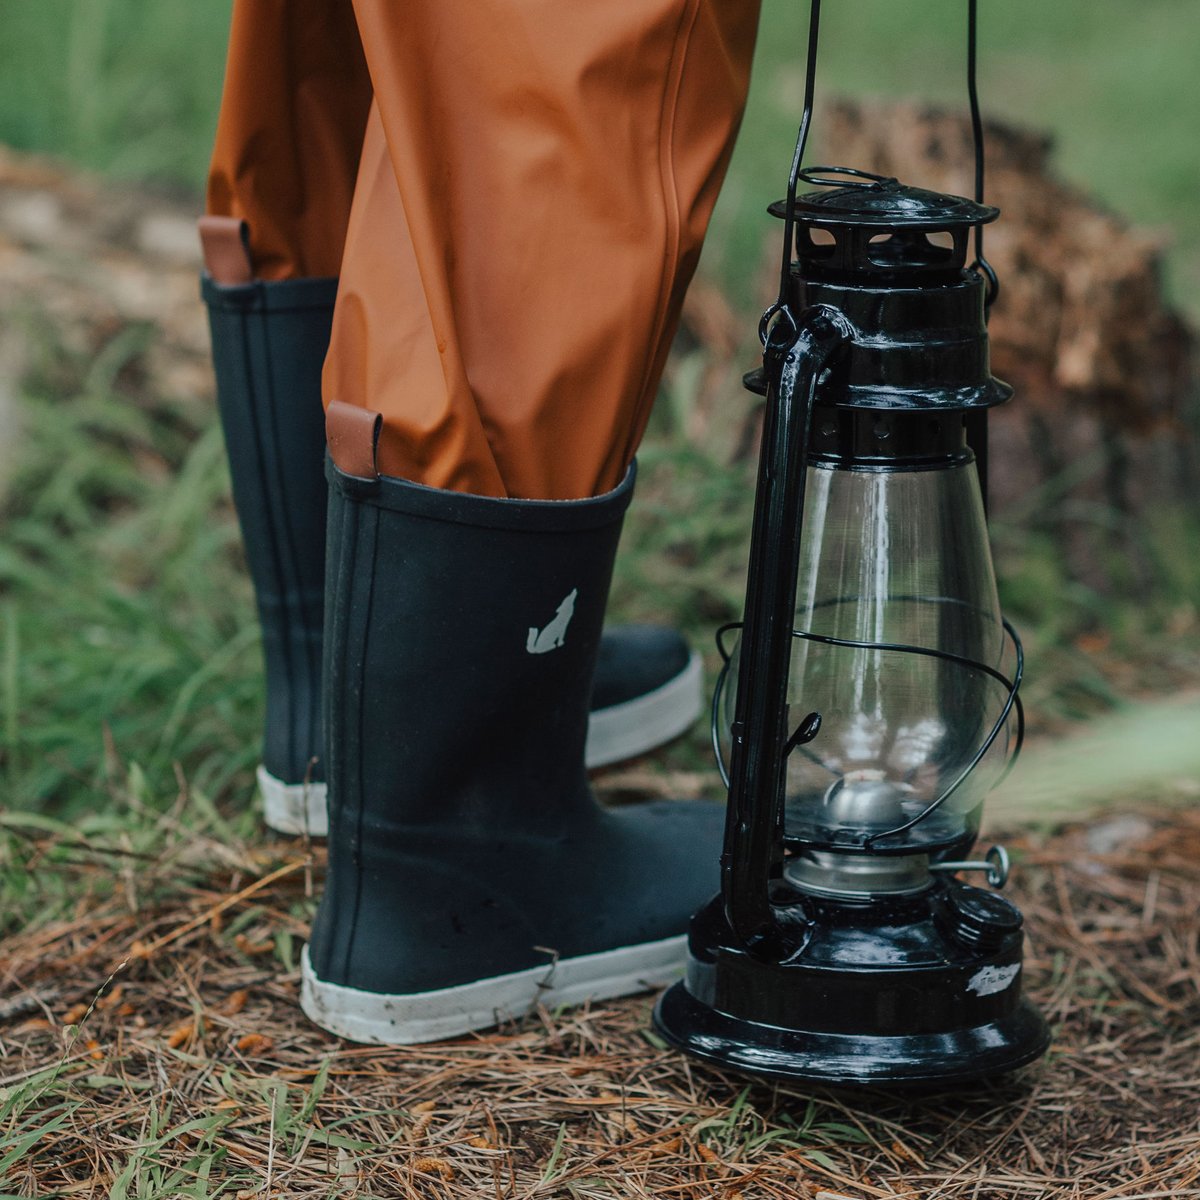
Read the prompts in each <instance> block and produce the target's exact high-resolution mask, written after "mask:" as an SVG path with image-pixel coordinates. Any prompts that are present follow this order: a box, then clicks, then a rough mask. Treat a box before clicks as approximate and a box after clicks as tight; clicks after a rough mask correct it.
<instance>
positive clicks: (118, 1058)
mask: <svg viewBox="0 0 1200 1200" xmlns="http://www.w3.org/2000/svg"><path fill="white" fill-rule="evenodd" d="M1008 844H1009V845H1010V848H1011V849H1012V850H1013V851H1014V854H1015V856H1016V857H1017V860H1018V869H1017V870H1016V872H1015V874H1014V884H1013V892H1014V899H1015V900H1016V901H1017V902H1018V903H1019V904H1020V905H1021V906H1022V908H1023V909H1024V911H1025V913H1026V917H1027V929H1028V932H1029V949H1028V961H1027V981H1028V990H1029V992H1030V993H1031V994H1032V996H1033V998H1034V999H1035V1000H1036V1002H1037V1003H1038V1004H1039V1005H1040V1006H1041V1008H1042V1010H1043V1011H1044V1012H1045V1014H1046V1015H1047V1017H1048V1018H1049V1020H1050V1022H1051V1024H1052V1026H1053V1027H1054V1045H1053V1048H1052V1050H1051V1052H1050V1054H1049V1055H1048V1056H1047V1058H1046V1059H1045V1060H1044V1061H1043V1062H1041V1063H1039V1064H1038V1065H1036V1066H1033V1067H1031V1068H1027V1069H1026V1070H1024V1071H1022V1072H1020V1073H1018V1074H1017V1075H1015V1076H1014V1077H1011V1078H1007V1079H1002V1080H995V1081H992V1082H989V1083H982V1084H979V1085H976V1086H972V1087H967V1088H963V1087H958V1088H955V1089H953V1090H951V1091H945V1092H927V1093H924V1094H921V1095H908V1096H905V1095H902V1094H892V1093H886V1092H872V1093H865V1092H861V1091H860V1092H854V1091H846V1092H833V1091H827V1090H812V1091H809V1090H805V1089H798V1088H792V1087H782V1086H780V1087H776V1086H771V1085H767V1084H762V1083H753V1084H747V1081H745V1080H743V1079H740V1078H737V1077H735V1076H733V1075H726V1074H722V1073H720V1072H717V1071H714V1070H711V1069H709V1068H707V1067H705V1066H701V1065H699V1064H695V1063H691V1062H689V1061H687V1060H686V1059H684V1058H682V1057H681V1056H679V1055H678V1054H676V1053H674V1052H672V1051H669V1050H667V1049H665V1048H663V1047H662V1046H661V1044H660V1043H659V1042H658V1041H657V1039H656V1038H655V1037H654V1035H653V1034H652V1033H650V1031H649V1010H650V1004H651V999H650V998H649V997H639V998H634V999H629V1000H625V1001H620V1002H616V1003H608V1004H604V1005H598V1006H596V1007H594V1008H592V1009H590V1010H577V1011H569V1012H563V1013H550V1012H546V1011H538V1012H534V1013H531V1014H529V1015H528V1016H527V1017H526V1018H525V1019H524V1020H523V1021H521V1022H519V1023H517V1024H514V1025H511V1026H508V1027H505V1028H501V1029H498V1030H496V1031H494V1032H490V1033H485V1034H482V1035H478V1036H473V1037H468V1038H464V1039H461V1040H459V1041H455V1042H449V1043H443V1044H438V1045H431V1046H422V1047H413V1048H404V1049H378V1048H364V1047H358V1046H354V1045H351V1044H349V1043H346V1042H341V1041H338V1040H337V1039H335V1038H332V1037H330V1036H328V1035H326V1034H324V1033H323V1032H321V1031H320V1030H318V1029H316V1028H314V1027H312V1026H311V1025H309V1024H308V1022H307V1021H306V1020H305V1019H304V1017H303V1016H302V1015H301V1014H300V1012H299V1010H298V1008H297V1004H296V998H297V990H298V973H297V971H296V970H295V966H294V964H295V957H296V952H297V950H298V946H299V943H300V941H301V939H303V937H304V936H305V933H306V929H305V920H306V916H307V913H308V912H310V911H311V902H310V901H309V900H308V899H307V898H306V897H307V896H309V895H311V893H312V891H313V889H314V888H315V887H317V886H319V878H320V870H321V869H320V860H321V856H322V851H321V850H320V848H319V847H312V848H310V852H306V851H305V850H304V849H303V847H300V846H298V845H296V844H283V843H279V844H274V845H272V846H270V847H268V848H266V849H264V850H258V851H250V850H246V849H242V850H237V851H234V850H231V849H230V848H229V847H228V846H227V845H218V844H217V843H216V842H203V841H197V840H195V839H194V838H183V839H182V840H180V841H177V842H176V844H175V845H174V848H173V849H171V850H170V851H169V852H167V853H165V854H164V855H162V856H161V857H159V858H158V860H157V861H156V862H154V863H153V864H151V863H146V862H141V863H138V862H134V861H131V860H130V859H129V858H128V857H127V856H123V855H122V854H121V852H120V851H119V850H106V849H105V848H103V847H101V846H98V845H96V844H92V845H85V844H83V843H82V842H81V843H80V844H79V845H78V846H71V845H69V844H67V843H64V842H63V841H62V839H61V838H59V839H54V840H53V841H50V840H47V841H45V842H37V841H36V840H35V842H34V843H33V844H32V853H31V858H30V877H31V880H32V881H33V883H34V885H35V886H36V885H37V884H38V882H39V879H40V875H41V873H42V872H49V873H52V874H53V877H54V882H55V886H61V887H63V888H66V889H67V890H68V892H69V894H70V895H72V896H77V897H79V900H78V903H77V905H76V915H75V916H72V917H69V918H67V919H61V920H56V921H54V922H52V923H49V924H45V925H43V926H41V927H40V928H36V929H32V930H30V931H28V932H26V933H24V934H21V935H19V936H14V937H10V938H9V939H8V940H7V941H6V942H5V943H4V944H3V950H2V952H0V979H2V980H3V993H4V995H5V997H6V1000H5V1001H4V1004H3V1009H2V1012H3V1018H4V1019H3V1022H2V1024H0V1054H2V1057H0V1072H2V1076H0V1087H3V1089H4V1092H3V1093H2V1094H3V1095H4V1097H5V1100H4V1110H6V1111H3V1121H4V1124H5V1125H7V1128H8V1132H9V1133H10V1135H13V1136H10V1139H9V1143H8V1144H7V1148H8V1154H7V1155H6V1154H5V1153H4V1148H0V1168H3V1170H2V1173H0V1179H3V1180H4V1183H5V1186H6V1188H7V1190H9V1191H10V1192H14V1193H16V1194H20V1195H31V1196H32V1195H37V1196H51V1195H55V1196H59V1195H61V1196H79V1197H91V1196H96V1197H99V1196H108V1195H112V1196H151V1195H153V1196H176V1195H189V1196H191V1195H209V1194H216V1193H217V1192H218V1191H220V1192H221V1194H228V1195H237V1196H243V1197H249V1196H263V1197H266V1196H288V1197H290V1196H335V1195H337V1196H341V1195H345V1196H405V1197H422V1198H437V1197H445V1198H446V1200H453V1198H457V1197H462V1198H463V1200H465V1198H467V1197H477V1196H495V1197H534V1196H547V1197H549V1196H554V1197H572V1198H580V1200H582V1198H588V1197H602V1196H603V1197H610V1196H622V1197H625V1196H629V1197H635V1196H637V1197H640V1196H655V1197H669V1196H679V1197H687V1198H695V1200H701V1198H709V1197H718V1198H721V1200H737V1198H741V1200H753V1198H757V1197H763V1198H766V1197H779V1198H785V1197H786V1198H788V1200H792V1198H803V1200H814V1198H816V1197H822V1200H827V1198H828V1197H829V1196H838V1197H841V1196H845V1197H852V1198H854V1200H867V1198H870V1197H878V1196H903V1197H910V1198H912V1200H918V1198H919V1200H933V1198H934V1197H939V1198H940V1197H944V1198H947V1200H949V1198H951V1197H953V1198H960V1197H961V1198H964V1200H965V1198H967V1197H1029V1198H1033V1197H1052V1196H1053V1197H1060V1196H1061V1197H1079V1198H1080V1200H1084V1198H1086V1200H1102V1198H1114V1200H1115V1198H1117V1197H1121V1198H1122V1200H1135V1198H1141V1197H1146V1198H1148V1197H1160V1196H1161V1197H1166V1196H1171V1197H1184V1196H1200V813H1197V812H1194V811H1178V810H1167V809H1163V810H1161V811H1158V812H1156V813H1154V814H1153V815H1150V816H1147V815H1146V814H1144V813H1141V814H1138V815H1132V814H1130V815H1124V816H1122V815H1116V816H1113V815H1107V816H1105V817H1103V818H1102V819H1099V820H1096V821H1093V822H1090V823H1088V824H1081V825H1078V826H1074V827H1071V828H1068V829H1065V830H1063V831H1061V832H1059V833H1056V834H1054V835H1053V836H1046V837H1032V836H1028V835H1026V836H1022V837H1017V838H1013V839H1009V841H1008ZM206 856H211V861H212V863H213V866H212V868H211V869H210V870H208V871H207V872H204V871H201V874H200V875H199V876H197V878H198V880H199V882H196V883H193V884H186V885H184V884H181V883H179V882H178V881H179V879H180V878H181V877H183V878H186V877H187V875H188V873H189V872H194V871H196V870H197V866H198V864H202V863H203V862H204V860H205V858H206ZM218 863H220V864H221V865H219V866H218V865H216V864H218ZM114 873H115V874H116V875H118V876H120V878H121V879H122V880H123V886H120V887H118V888H116V890H115V892H113V894H112V895H111V896H110V898H109V899H107V900H104V901H102V902H100V903H96V902H95V900H94V899H92V900H91V901H89V899H88V898H89V897H95V895H96V894H97V892H98V891H102V890H103V888H104V886H105V882H106V881H107V880H108V879H110V878H112V877H113V875H114ZM173 880H174V881H175V882H174V883H172V881H173ZM47 886H48V883H47ZM289 964H290V966H289ZM51 1067H52V1068H53V1070H48V1069H47V1068H51ZM14 1097H16V1102H15V1103H14ZM21 1130H28V1131H29V1132H31V1133H35V1134H36V1137H35V1138H34V1140H33V1141H32V1142H31V1144H29V1145H28V1146H27V1147H26V1150H25V1151H24V1152H23V1153H20V1154H17V1155H16V1156H15V1157H13V1155H12V1149H11V1145H15V1144H18V1142H17V1141H16V1140H14V1139H15V1136H16V1134H17V1133H19V1132H20V1131H21ZM200 1189H209V1190H200ZM823 1193H824V1196H822V1194H823Z"/></svg>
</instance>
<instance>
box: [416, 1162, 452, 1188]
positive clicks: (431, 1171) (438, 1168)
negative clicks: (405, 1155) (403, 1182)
mask: <svg viewBox="0 0 1200 1200" xmlns="http://www.w3.org/2000/svg"><path fill="white" fill-rule="evenodd" d="M413 1170H414V1171H420V1172H421V1174H422V1175H440V1176H441V1177H442V1179H444V1180H445V1181H446V1182H447V1183H450V1182H451V1181H452V1180H453V1179H454V1168H453V1167H452V1166H451V1165H450V1164H449V1163H448V1162H447V1161H446V1160H445V1159H444V1158H418V1159H416V1160H415V1161H414V1162H413Z"/></svg>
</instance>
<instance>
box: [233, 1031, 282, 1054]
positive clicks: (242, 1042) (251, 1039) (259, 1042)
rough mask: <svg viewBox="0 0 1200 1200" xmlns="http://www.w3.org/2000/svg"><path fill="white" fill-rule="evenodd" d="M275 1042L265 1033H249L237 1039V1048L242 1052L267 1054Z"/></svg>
mask: <svg viewBox="0 0 1200 1200" xmlns="http://www.w3.org/2000/svg"><path fill="white" fill-rule="evenodd" d="M274 1045H275V1043H274V1042H273V1041H272V1040H271V1039H270V1038H269V1037H267V1035H266V1034H265V1033H248V1034H246V1035H245V1036H244V1037H240V1038H238V1040H237V1048H238V1050H239V1052H240V1053H242V1054H249V1055H259V1054H266V1052H267V1051H268V1050H270V1049H271V1047H272V1046H274Z"/></svg>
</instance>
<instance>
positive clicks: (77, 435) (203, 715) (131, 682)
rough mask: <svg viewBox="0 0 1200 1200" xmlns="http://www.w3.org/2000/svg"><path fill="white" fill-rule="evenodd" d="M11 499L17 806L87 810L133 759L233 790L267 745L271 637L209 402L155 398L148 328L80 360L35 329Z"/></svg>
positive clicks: (148, 768)
mask: <svg viewBox="0 0 1200 1200" xmlns="http://www.w3.org/2000/svg"><path fill="white" fill-rule="evenodd" d="M27 336H28V337H29V339H30V341H31V343H32V344H34V345H37V346H39V347H40V349H41V362H40V365H39V366H38V367H36V368H35V370H34V372H33V374H32V376H31V377H30V379H29V380H28V382H27V385H26V396H25V399H24V404H23V406H22V408H23V413H22V425H23V429H22V433H21V438H22V441H21V445H22V453H21V456H20V459H19V462H18V464H17V465H16V467H15V473H14V474H13V476H12V478H11V479H10V480H9V484H8V488H7V495H6V497H5V499H4V501H3V507H2V509H0V521H2V523H3V529H4V537H3V539H2V540H0V614H2V620H0V638H2V639H3V644H2V647H0V664H2V670H0V705H2V707H3V721H2V725H3V739H4V740H3V750H2V771H3V778H4V781H5V783H4V789H5V798H6V799H7V800H8V802H9V803H10V804H14V805H18V806H26V805H36V806H38V807H48V808H50V809H53V810H56V811H70V810H71V809H73V808H78V807H80V806H88V805H90V804H93V803H95V800H96V796H97V792H101V793H102V791H103V788H104V785H105V783H106V781H107V780H108V779H110V778H111V776H112V774H113V772H114V771H115V770H117V769H118V767H119V764H120V763H122V762H124V761H133V762H136V763H138V764H139V765H140V768H141V769H142V770H143V771H144V773H145V775H146V777H147V779H148V781H149V783H148V785H147V786H148V788H149V789H150V790H151V791H154V792H155V793H156V794H168V795H169V794H170V793H171V792H172V791H174V790H175V789H174V787H173V786H172V784H171V780H172V778H173V777H174V773H175V764H176V763H183V764H186V768H187V776H188V778H189V780H190V781H191V783H192V784H193V785H194V786H195V787H197V788H199V789H200V790H202V791H205V792H207V793H209V794H211V795H221V794H223V793H225V792H226V791H227V789H228V788H229V787H230V785H231V783H232V782H233V781H234V780H239V781H243V782H245V781H246V780H248V772H250V771H251V770H252V769H253V764H254V762H255V761H256V755H257V744H256V743H257V737H258V727H259V722H260V719H261V718H260V706H261V682H260V680H259V678H258V675H259V663H258V648H257V639H258V631H257V627H256V624H255V621H254V617H253V608H252V601H251V592H250V586H249V582H248V580H247V579H246V576H245V570H244V566H243V563H242V558H241V551H240V546H239V541H238V535H237V527H236V523H235V521H234V519H233V514H232V508H231V506H230V504H229V501H228V475H227V470H226V467H225V461H224V448H223V445H222V442H221V437H220V432H219V430H218V428H217V427H216V424H215V419H214V414H213V412H212V411H211V410H210V408H209V407H208V406H206V405H205V406H202V405H196V404H194V403H193V404H192V405H191V406H190V407H189V406H187V405H185V404H181V403H172V401H171V400H169V399H164V398H161V397H147V396H143V395H140V394H139V393H138V390H137V388H136V386H133V385H131V384H129V383H128V382H127V381H126V379H125V377H126V376H127V375H128V376H130V377H133V376H136V360H137V356H138V353H139V347H140V346H141V345H142V344H144V341H145V338H146V336H148V333H147V331H145V330H138V329H136V328H135V329H130V330H127V331H126V332H125V333H124V334H122V335H119V336H118V337H117V338H116V339H114V341H113V342H111V343H110V344H109V346H108V347H107V348H106V349H105V350H103V351H102V352H101V353H100V354H99V356H98V357H97V358H96V359H95V360H93V361H81V360H76V359H74V358H73V357H72V355H71V354H69V353H68V352H67V351H66V350H65V349H64V348H63V347H62V346H61V345H59V344H58V343H57V342H56V341H55V340H54V338H53V336H52V334H51V333H50V332H49V331H46V330H40V331H39V330H36V329H34V330H30V331H29V333H28V335H27Z"/></svg>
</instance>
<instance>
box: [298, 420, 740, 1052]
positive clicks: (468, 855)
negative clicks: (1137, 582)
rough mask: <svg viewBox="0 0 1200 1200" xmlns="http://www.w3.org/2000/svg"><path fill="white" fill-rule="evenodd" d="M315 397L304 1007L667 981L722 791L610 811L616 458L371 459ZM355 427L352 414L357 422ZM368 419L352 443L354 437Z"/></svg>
mask: <svg viewBox="0 0 1200 1200" xmlns="http://www.w3.org/2000/svg"><path fill="white" fill-rule="evenodd" d="M345 408H346V406H343V405H336V404H335V405H334V406H333V408H332V409H331V412H330V450H331V454H332V455H333V456H334V457H335V458H336V459H337V460H338V461H340V462H342V463H343V465H344V466H345V467H347V470H342V469H339V468H338V467H337V466H334V465H333V464H332V463H331V464H330V466H329V480H330V484H331V487H330V508H329V513H330V527H329V529H330V532H329V590H328V592H327V598H326V612H327V624H326V654H325V688H326V691H325V695H326V720H327V722H328V742H329V753H328V759H327V768H328V778H329V788H330V832H329V874H328V877H327V880H326V885H325V892H324V895H323V896H322V899H321V903H320V907H319V909H318V912H317V917H316V920H315V923H314V926H313V932H312V939H311V941H310V943H309V945H308V946H307V947H306V949H305V953H304V958H303V984H302V991H301V1005H302V1007H303V1008H304V1011H305V1012H306V1013H307V1014H308V1016H309V1017H311V1018H312V1019H313V1020H314V1021H315V1022H316V1023H317V1024H318V1025H321V1026H323V1027H324V1028H326V1029H328V1030H330V1031H331V1032H333V1033H337V1034H340V1035H342V1036H344V1037H348V1038H351V1039H353V1040H355V1041H362V1042H385V1043H412V1042H424V1041H434V1040H437V1039H440V1038H447V1037H454V1036H457V1035H460V1034H463V1033H465V1032H467V1031H469V1030H474V1029H482V1028H486V1027H488V1026H491V1025H495V1024H496V1023H497V1022H498V1021H501V1020H504V1019H506V1018H510V1017H517V1016H520V1015H522V1014H524V1013H526V1012H527V1011H529V1010H530V1008H531V1007H532V1006H534V1005H535V1004H536V1003H538V1002H543V1003H546V1004H547V1005H550V1006H556V1005H561V1004H571V1003H579V1002H582V1001H584V1000H586V999H589V998H591V999H602V998H606V997H612V996H617V995H624V994H628V993H632V992H636V991H642V990H645V989H647V988H650V987H655V986H658V985H661V984H665V983H666V982H668V981H669V980H670V979H673V978H677V977H678V975H679V973H680V971H681V969H682V966H683V962H684V955H685V948H684V936H683V935H684V932H685V930H686V928H687V924H688V920H689V918H690V916H691V914H692V912H693V911H694V910H695V909H696V908H697V907H699V906H700V905H701V904H702V903H704V902H705V901H706V900H708V899H710V898H711V896H712V893H713V891H714V890H715V889H716V887H717V884H718V878H717V862H718V856H719V853H720V848H721V840H722V832H723V822H724V810H723V807H722V806H720V805H715V804H713V805H709V804H700V803H693V804H682V803H672V802H665V803H652V804H645V805H636V806H631V807H626V808H623V809H619V810H614V811H606V810H604V809H602V808H601V807H600V806H598V805H597V804H596V802H595V800H594V798H593V796H592V794H591V792H590V790H589V788H588V783H587V776H586V772H585V769H584V757H583V748H584V741H585V738H586V734H587V725H588V697H589V690H590V684H591V678H592V670H593V668H594V665H595V662H596V657H597V652H598V650H599V645H600V631H601V626H602V624H603V619H604V606H605V602H606V600H607V594H608V586H609V581H610V577H611V572H612V564H613V557H614V555H615V552H616V547H617V537H618V534H619V532H620V526H621V520H622V516H623V514H624V510H625V507H626V505H627V504H628V502H629V497H630V493H631V490H632V477H631V478H629V479H627V480H626V482H625V483H624V484H623V485H622V486H621V487H620V488H618V489H617V490H616V491H614V492H611V493H609V494H607V495H605V496H601V497H598V498H596V499H590V500H581V501H564V502H558V501H525V500H495V499H490V498H484V497H478V496H469V495H463V494H461V493H457V492H448V491H438V490H434V489H429V488H424V487H420V486H417V485H414V484H409V483H405V482H402V481H400V480H395V479H388V478H378V477H374V478H372V477H370V476H371V473H372V471H373V454H372V452H367V453H366V455H365V457H364V455H363V453H361V451H360V450H355V449H353V448H352V447H351V448H348V444H349V442H351V441H353V440H354V438H355V436H357V435H354V434H353V432H352V434H351V435H349V436H342V435H339V433H338V431H337V428H336V426H337V424H338V423H339V422H347V423H348V424H350V425H353V424H355V423H356V422H358V419H359V417H361V418H368V417H369V414H365V413H363V411H362V410H357V409H356V410H349V413H348V414H346V413H342V414H339V412H338V410H342V409H345ZM360 424H361V423H360ZM367 436H368V440H369V435H367Z"/></svg>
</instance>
